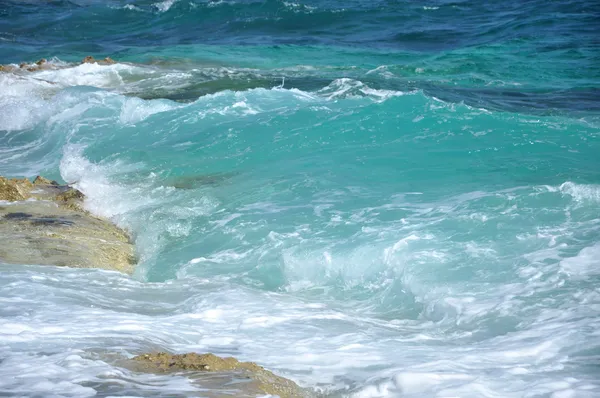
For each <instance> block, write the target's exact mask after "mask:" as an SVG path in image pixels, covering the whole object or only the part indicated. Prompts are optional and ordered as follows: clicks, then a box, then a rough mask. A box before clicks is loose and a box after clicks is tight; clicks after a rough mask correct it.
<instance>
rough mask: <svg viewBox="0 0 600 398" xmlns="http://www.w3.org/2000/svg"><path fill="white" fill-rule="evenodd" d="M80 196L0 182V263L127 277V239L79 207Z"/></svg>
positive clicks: (50, 185) (24, 182)
mask: <svg viewBox="0 0 600 398" xmlns="http://www.w3.org/2000/svg"><path fill="white" fill-rule="evenodd" d="M84 198H85V196H84V195H83V193H81V192H80V191H78V190H77V189H74V188H72V187H70V186H68V185H59V184H58V183H56V181H50V180H48V179H45V178H43V177H39V176H38V177H37V178H36V179H35V180H34V182H31V181H30V180H28V179H26V178H24V179H7V178H4V177H1V176H0V201H4V202H0V241H1V242H2V245H0V262H5V263H12V264H39V265H56V266H69V267H78V268H102V269H108V270H115V271H121V272H124V273H127V274H131V273H133V269H134V264H135V251H134V247H133V244H132V243H131V240H130V238H129V236H128V235H127V234H126V233H125V231H123V230H122V229H120V228H118V227H117V226H115V225H113V224H112V223H110V222H109V221H107V220H104V219H101V218H98V217H95V216H93V215H92V214H90V213H89V212H87V211H85V210H84V209H83V207H82V205H83V200H84Z"/></svg>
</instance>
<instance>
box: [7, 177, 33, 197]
mask: <svg viewBox="0 0 600 398" xmlns="http://www.w3.org/2000/svg"><path fill="white" fill-rule="evenodd" d="M25 199H27V197H26V196H25V195H24V194H23V193H22V192H21V190H20V189H19V187H18V185H17V184H16V183H15V182H14V181H11V180H9V179H7V178H4V177H0V200H8V201H10V202H12V201H15V200H25Z"/></svg>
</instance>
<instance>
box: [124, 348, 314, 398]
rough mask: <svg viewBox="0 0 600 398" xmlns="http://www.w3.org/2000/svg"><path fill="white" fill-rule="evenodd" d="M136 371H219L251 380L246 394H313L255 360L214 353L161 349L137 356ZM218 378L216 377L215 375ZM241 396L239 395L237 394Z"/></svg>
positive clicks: (286, 396) (227, 376) (226, 376)
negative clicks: (184, 352)
mask: <svg viewBox="0 0 600 398" xmlns="http://www.w3.org/2000/svg"><path fill="white" fill-rule="evenodd" d="M132 361H133V362H134V363H135V365H136V366H134V367H133V368H134V370H136V371H144V372H150V373H165V372H181V371H190V372H198V373H209V372H210V373H211V374H213V373H216V374H220V375H221V376H222V378H221V380H222V383H224V384H226V383H229V382H228V381H227V380H228V379H239V378H240V377H242V378H246V379H249V380H250V382H249V383H243V385H242V386H241V388H243V390H244V392H245V393H246V394H245V395H248V394H250V393H252V392H254V394H261V395H262V394H271V395H278V396H280V397H281V398H292V397H307V396H309V393H308V392H307V391H304V390H303V389H301V388H300V387H299V386H298V385H297V384H296V383H294V382H293V381H291V380H288V379H286V378H283V377H280V376H277V375H275V374H273V373H271V372H269V371H268V370H266V369H264V368H263V367H262V366H259V365H257V364H255V363H254V362H240V361H238V360H237V359H235V358H231V357H228V358H221V357H219V356H216V355H214V354H196V353H188V354H169V353H166V352H159V353H153V354H142V355H138V356H136V357H134V358H133V359H132ZM213 380H214V377H213ZM236 395H237V394H236Z"/></svg>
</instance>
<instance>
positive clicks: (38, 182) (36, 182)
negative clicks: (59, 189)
mask: <svg viewBox="0 0 600 398" xmlns="http://www.w3.org/2000/svg"><path fill="white" fill-rule="evenodd" d="M33 185H58V183H57V182H56V181H50V180H49V179H47V178H44V177H42V176H37V177H35V180H33Z"/></svg>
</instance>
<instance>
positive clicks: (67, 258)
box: [0, 176, 309, 398]
mask: <svg viewBox="0 0 600 398" xmlns="http://www.w3.org/2000/svg"><path fill="white" fill-rule="evenodd" d="M84 199H85V196H84V194H83V193H82V192H80V191H78V190H77V189H75V188H73V187H71V186H70V185H60V184H58V183H57V182H56V181H50V180H48V179H46V178H43V177H41V176H38V177H36V178H35V180H34V181H33V182H32V181H30V180H29V179H26V178H23V179H8V178H5V177H2V176H0V240H1V241H2V245H0V262H4V263H9V264H23V265H26V264H36V265H53V266H68V267H75V268H100V269H106V270H112V271H119V272H123V273H125V274H132V273H133V271H134V266H135V263H136V258H135V249H134V245H133V243H132V241H131V239H130V237H129V235H128V234H127V233H126V232H125V231H124V230H122V229H121V228H119V227H117V226H116V225H114V224H112V223H111V222H110V221H108V220H105V219H102V218H99V217H96V216H94V215H92V214H91V213H89V212H88V211H86V210H85V209H84V208H83V201H84ZM120 365H121V366H123V367H125V368H128V369H130V370H131V371H134V372H143V373H167V372H169V373H170V372H172V373H182V372H184V373H185V374H186V375H189V377H190V378H191V379H194V380H198V383H199V384H200V385H201V386H206V385H207V384H208V385H211V387H214V388H216V389H223V388H225V387H227V389H229V390H233V391H234V396H257V395H264V394H270V395H278V396H280V397H281V398H293V397H305V396H309V393H308V392H306V391H304V390H302V389H301V388H300V387H298V385H297V384H296V383H294V382H293V381H291V380H288V379H285V378H283V377H280V376H277V375H275V374H273V373H271V372H269V371H268V370H266V369H264V368H262V367H261V366H259V365H257V364H255V363H253V362H239V361H238V360H236V359H235V358H221V357H218V356H216V355H213V354H196V353H188V354H169V353H164V352H159V353H143V354H140V355H138V356H136V357H134V358H132V359H128V360H124V361H122V363H120ZM208 375H210V377H209V378H207V376H208ZM235 391H237V392H235ZM227 395H230V394H227Z"/></svg>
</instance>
